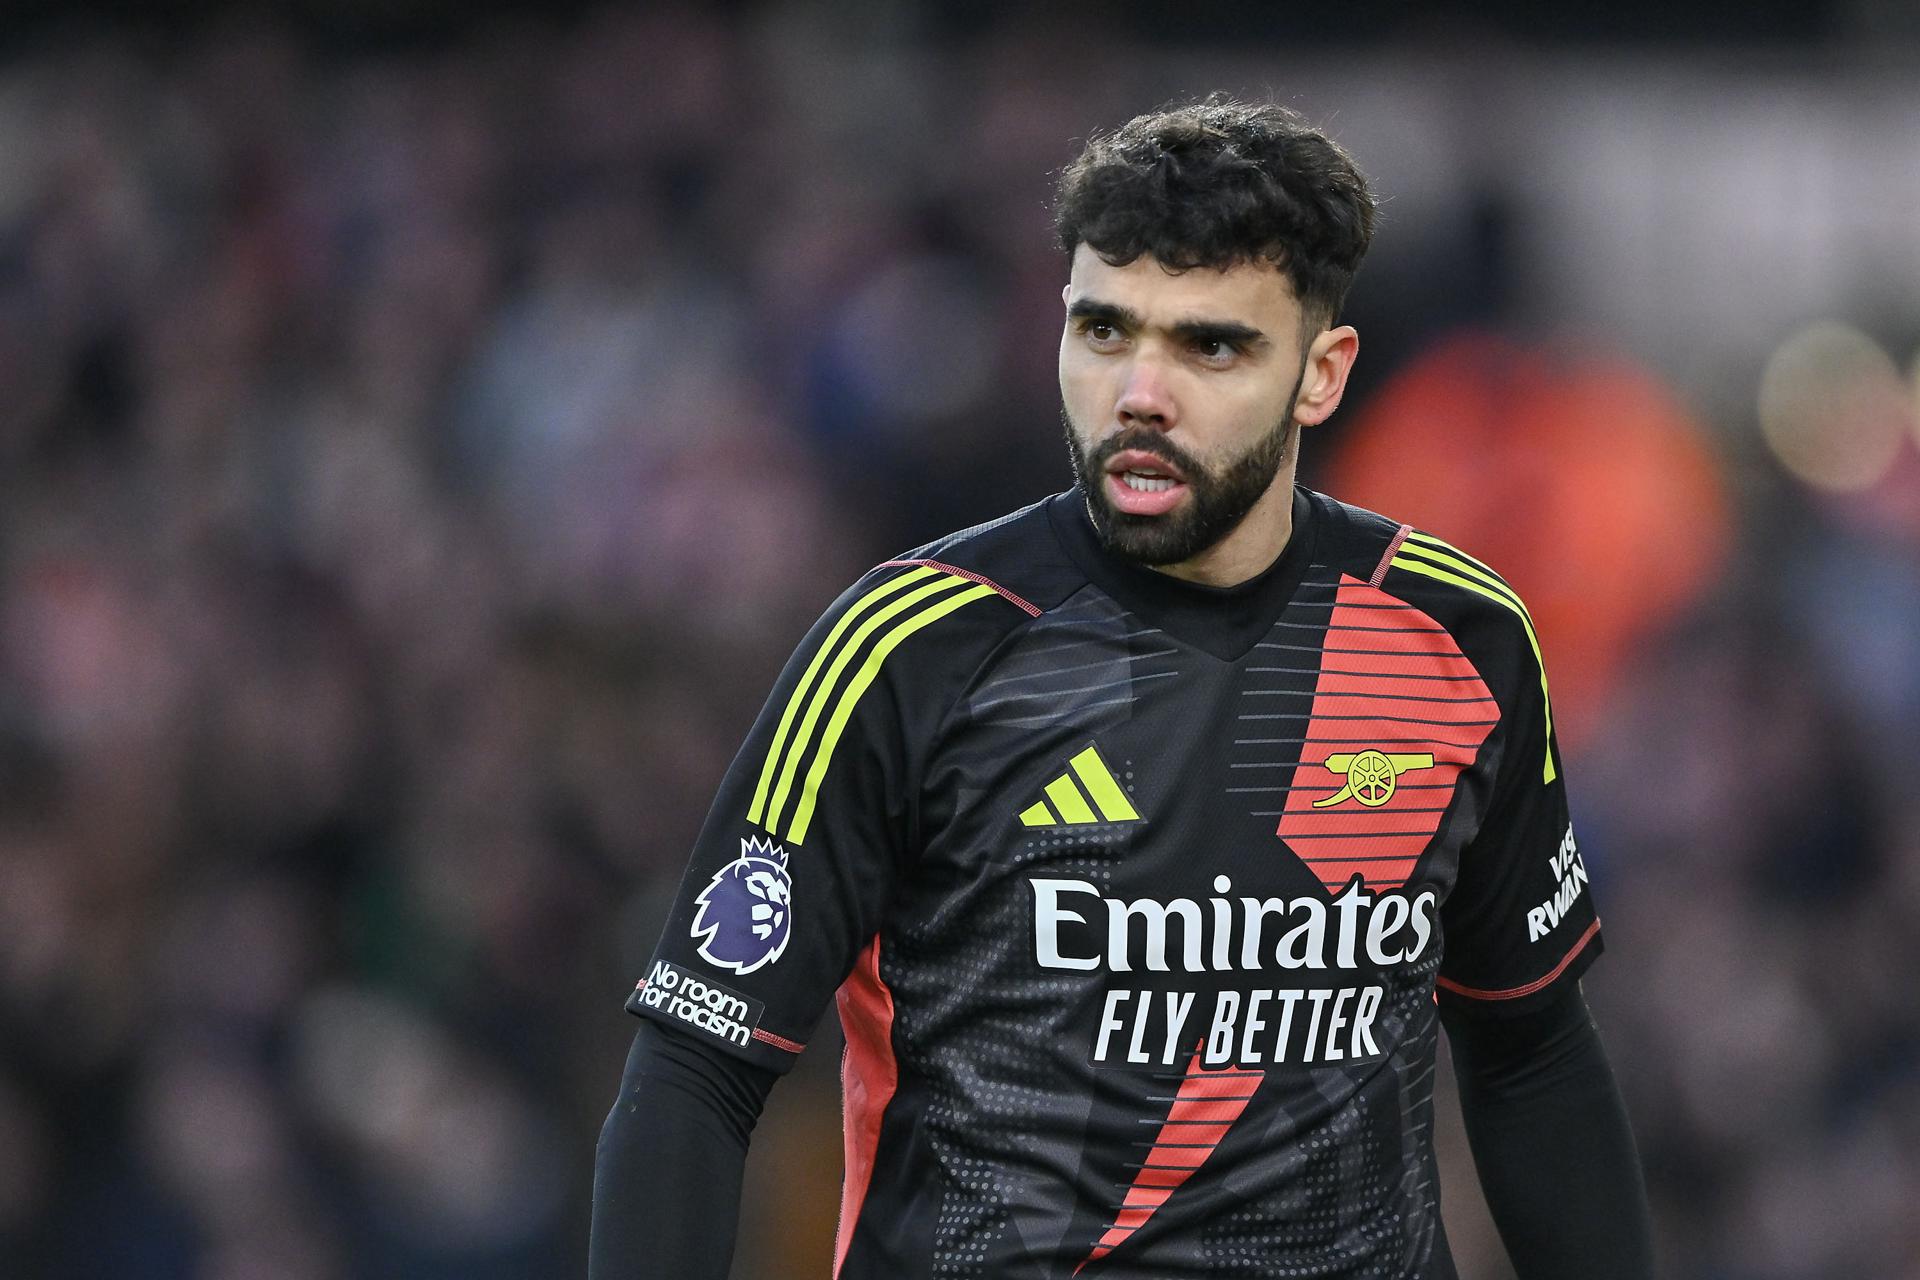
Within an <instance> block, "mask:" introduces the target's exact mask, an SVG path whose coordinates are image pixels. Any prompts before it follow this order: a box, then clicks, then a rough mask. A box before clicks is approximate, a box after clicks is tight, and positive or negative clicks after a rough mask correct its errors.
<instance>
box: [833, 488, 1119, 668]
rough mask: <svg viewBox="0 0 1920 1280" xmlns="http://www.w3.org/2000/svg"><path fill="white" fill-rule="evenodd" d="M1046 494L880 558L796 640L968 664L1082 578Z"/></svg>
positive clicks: (890, 661) (900, 658)
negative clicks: (1059, 533) (1056, 527)
mask: <svg viewBox="0 0 1920 1280" xmlns="http://www.w3.org/2000/svg"><path fill="white" fill-rule="evenodd" d="M1054 501H1057V499H1046V500H1043V501H1041V502H1036V503H1034V504H1032V505H1030V506H1027V507H1022V508H1021V509H1020V510H1018V511H1013V512H1010V513H1008V514H1007V515H1004V516H1001V517H1000V518H999V519H997V520H992V521H989V522H988V523H986V524H981V525H976V526H974V527H973V528H971V529H963V530H960V531H958V532H955V533H951V534H948V535H947V536H945V537H943V538H939V539H936V540H935V541H933V542H929V543H927V544H925V545H924V546H920V547H915V548H913V549H911V550H908V551H903V552H901V553H900V554H898V555H895V556H892V557H889V558H888V559H886V560H884V561H882V562H880V563H879V564H877V565H875V566H874V567H873V568H872V569H870V570H868V571H867V572H866V573H865V574H863V575H862V576H861V577H860V579H859V580H858V581H857V582H855V583H854V584H853V585H852V586H850V587H848V588H847V590H846V591H844V592H842V593H841V595H840V597H839V599H837V600H835V601H834V602H833V604H832V606H831V607H830V608H829V609H828V610H827V612H826V613H825V614H824V615H823V616H822V617H821V619H820V621H819V622H818V623H817V624H815V627H814V631H813V633H812V634H811V635H810V636H809V637H808V641H807V644H806V645H805V646H803V648H812V649H815V650H818V651H835V652H842V653H847V654H852V653H854V652H856V651H859V652H864V653H867V654H869V655H870V657H869V659H868V660H869V661H871V662H873V663H874V664H876V665H878V664H879V663H882V662H884V663H885V664H886V665H887V668H888V670H889V671H892V672H898V673H907V672H920V673H924V674H927V675H935V674H937V673H945V674H947V675H953V674H957V673H964V672H966V671H970V670H972V669H973V668H975V667H977V666H978V665H979V664H980V662H981V661H983V660H984V659H985V657H986V656H987V655H988V654H989V653H990V652H991V651H992V650H993V649H994V648H995V647H996V646H998V645H999V644H1000V643H1001V642H1002V641H1003V640H1005V639H1006V638H1007V637H1008V636H1009V635H1010V634H1011V633H1013V632H1015V631H1017V630H1019V629H1020V628H1021V627H1022V626H1024V625H1026V624H1027V623H1030V622H1031V621H1033V620H1034V619H1035V618H1038V617H1040V616H1042V615H1043V614H1044V613H1046V612H1047V611H1048V610H1049V609H1052V608H1053V607H1055V606H1056V605H1058V604H1059V603H1060V602H1061V601H1062V600H1064V599H1066V598H1067V597H1068V596H1070V595H1072V594H1073V593H1074V592H1075V591H1077V590H1078V589H1079V588H1080V586H1082V585H1084V583H1085V578H1084V577H1083V576H1080V575H1079V574H1078V570H1077V569H1076V568H1075V567H1074V565H1073V562H1072V561H1071V559H1070V558H1069V557H1068V556H1067V555H1066V553H1065V552H1064V550H1063V549H1062V548H1061V546H1060V541H1059V538H1058V537H1057V536H1056V535H1055V533H1054V531H1053V527H1052V524H1051V522H1050V519H1049V516H1048V513H1047V506H1048V503H1049V502H1054ZM915 637H919V638H918V639H916V638H915ZM909 641H911V643H909ZM896 650H897V651H898V654H897V655H896V652H895V651H896Z"/></svg>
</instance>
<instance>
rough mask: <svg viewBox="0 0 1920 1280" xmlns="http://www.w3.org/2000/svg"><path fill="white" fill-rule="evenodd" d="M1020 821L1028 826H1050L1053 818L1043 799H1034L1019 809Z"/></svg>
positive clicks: (1051, 811) (1052, 823) (1053, 820)
mask: <svg viewBox="0 0 1920 1280" xmlns="http://www.w3.org/2000/svg"><path fill="white" fill-rule="evenodd" d="M1020 821H1021V822H1022V823H1024V824H1026V825H1027V826H1029V827H1051V826H1053V825H1054V822H1055V818H1054V816H1053V810H1051V809H1049V808H1047V802H1046V801H1045V800H1036V801H1034V802H1033V803H1032V804H1030V805H1028V806H1027V807H1026V808H1024V809H1022V810H1021V811H1020Z"/></svg>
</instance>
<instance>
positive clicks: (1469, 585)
mask: <svg viewBox="0 0 1920 1280" xmlns="http://www.w3.org/2000/svg"><path fill="white" fill-rule="evenodd" d="M1393 565H1394V567H1395V568H1397V569H1405V570H1406V571H1407V572H1408V573H1417V574H1420V575H1421V576H1422V577H1427V578H1433V579H1435V580H1437V581H1440V582H1451V583H1452V584H1453V585H1455V586H1457V587H1465V588H1466V589H1467V590H1468V591H1472V592H1474V593H1475V594H1477V595H1483V596H1485V597H1486V598H1487V599H1489V600H1491V601H1493V602H1494V603H1496V604H1500V605H1504V606H1505V607H1506V608H1508V609H1511V610H1512V611H1513V612H1514V614H1515V615H1517V616H1518V617H1519V619H1520V625H1521V626H1523V627H1525V628H1526V630H1527V643H1528V644H1530V645H1532V646H1533V660H1534V662H1535V664H1537V665H1538V666H1539V668H1540V701H1541V702H1542V704H1544V705H1545V707H1546V712H1547V763H1546V767H1545V768H1544V769H1542V770H1541V781H1542V782H1552V781H1553V779H1554V777H1555V775H1556V771H1555V769H1554V767H1553V702H1552V701H1551V700H1550V699H1549V698H1548V697H1547V664H1546V662H1545V661H1543V660H1542V659H1541V657H1540V637H1538V636H1536V635H1535V634H1534V633H1533V619H1532V618H1529V617H1528V616H1527V611H1526V609H1524V608H1522V607H1521V605H1520V602H1519V601H1517V600H1515V599H1513V598H1511V597H1510V596H1508V595H1506V594H1505V593H1502V592H1499V591H1493V590H1490V589H1489V588H1487V587H1484V586H1481V585H1480V584H1479V583H1478V582H1475V581H1474V580H1473V579H1471V578H1463V577H1461V576H1460V575H1459V574H1457V573H1448V572H1447V571H1446V570H1445V569H1441V568H1438V567H1436V566H1434V565H1431V564H1427V563H1426V562H1425V561H1421V560H1408V559H1404V558H1402V557H1400V556H1397V555H1396V556H1395V557H1394V558H1393Z"/></svg>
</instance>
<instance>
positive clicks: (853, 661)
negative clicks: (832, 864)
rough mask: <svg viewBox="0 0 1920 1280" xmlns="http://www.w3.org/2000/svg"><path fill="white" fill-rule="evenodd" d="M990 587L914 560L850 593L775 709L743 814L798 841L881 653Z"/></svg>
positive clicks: (881, 658)
mask: <svg viewBox="0 0 1920 1280" xmlns="http://www.w3.org/2000/svg"><path fill="white" fill-rule="evenodd" d="M994 594H996V588H995V587H994V585H993V584H991V583H987V582H982V581H977V580H975V579H974V578H972V577H969V576H965V575H963V574H961V573H958V572H955V571H953V570H950V569H947V568H944V567H939V566H934V565H929V564H917V565H914V566H912V567H909V568H907V569H906V570H905V571H904V572H902V573H899V574H896V575H895V576H893V577H890V578H888V579H886V580H885V581H883V582H881V583H880V584H879V585H877V586H875V587H873V588H872V589H870V590H868V591H867V592H866V593H865V594H864V595H862V596H860V597H859V598H858V599H856V600H855V601H854V602H853V604H852V605H850V606H849V607H848V608H847V610H846V611H845V612H844V613H842V614H841V615H840V617H839V618H838V619H837V620H836V621H835V622H834V624H833V627H832V628H831V629H830V630H829V631H828V632H827V638H826V639H825V640H823V641H822V642H821V644H820V647H819V648H818V649H816V650H815V651H814V654H813V658H812V660H811V661H809V662H808V663H807V667H806V670H805V671H804V672H803V673H802V674H801V676H800V682H799V684H797V685H795V686H794V690H793V693H792V695H791V696H790V697H789V698H788V699H787V703H786V706H785V708H784V709H783V710H782V711H781V714H780V723H779V726H778V727H777V728H776V729H775V730H774V733H773V740H772V742H771V743H769V745H768V747H767V755H766V759H765V761H764V762H763V763H762V764H761V766H760V777H759V781H758V784H757V785H756V786H755V787H754V792H753V803H752V805H751V807H750V808H749V809H748V810H747V820H748V821H749V822H753V823H756V824H758V825H759V826H761V827H764V828H765V829H766V830H768V831H770V832H773V833H774V834H775V835H781V834H782V827H783V825H784V839H785V840H786V841H787V843H788V844H790V845H794V846H798V845H800V844H802V843H804V842H805V840H806V838H807V832H808V831H809V830H810V829H811V828H812V826H813V819H814V815H815V812H816V806H817V804H818V802H819V798H820V788H821V785H822V783H824V782H825V780H826V777H827V770H828V769H829V768H830V767H831V766H832V764H833V756H834V751H835V749H836V748H838V747H839V745H840V740H841V738H842V737H843V736H844V735H845V733H846V730H847V724H848V722H849V721H850V720H852V718H853V713H854V709H855V708H856V707H858V706H859V705H860V699H861V698H862V697H863V696H864V695H865V694H866V692H867V690H868V689H870V688H871V687H872V686H873V682H874V680H875V679H876V678H878V676H879V674H880V668H881V666H882V664H884V663H885V662H886V660H887V656H888V655H889V654H891V653H892V652H893V651H894V650H895V649H897V648H899V647H900V645H901V643H902V642H904V641H905V640H906V639H907V638H908V637H909V636H911V635H913V634H914V632H916V631H919V630H921V629H922V628H924V627H929V626H932V625H933V624H934V623H936V622H938V621H940V619H942V618H944V617H946V616H947V615H949V614H951V613H953V612H954V611H956V610H958V609H964V608H966V607H967V606H968V605H970V604H973V603H974V602H976V601H978V600H983V599H985V598H986V597H988V596H990V595H994ZM1016 603H1018V601H1016Z"/></svg>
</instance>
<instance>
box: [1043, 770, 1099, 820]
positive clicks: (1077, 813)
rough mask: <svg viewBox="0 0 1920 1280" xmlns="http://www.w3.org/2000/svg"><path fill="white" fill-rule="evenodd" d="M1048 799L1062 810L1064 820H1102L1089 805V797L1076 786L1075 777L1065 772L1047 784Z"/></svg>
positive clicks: (1061, 815)
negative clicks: (1082, 793)
mask: <svg viewBox="0 0 1920 1280" xmlns="http://www.w3.org/2000/svg"><path fill="white" fill-rule="evenodd" d="M1047 799H1049V800H1051V801H1053V807H1054V808H1056V809H1058V810H1059V811H1060V820H1061V821H1062V822H1098V821H1100V819H1099V818H1098V817H1096V816H1094V812H1093V810H1092V809H1090V808H1089V807H1088V806H1087V798H1086V797H1085V796H1083V795H1081V794H1080V788H1078V787H1076V786H1074V785H1073V779H1072V778H1070V777H1068V776H1067V775H1066V774H1064V773H1063V774H1061V775H1060V776H1059V777H1057V778H1055V779H1054V780H1053V781H1052V782H1049V783H1048V784H1047Z"/></svg>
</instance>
